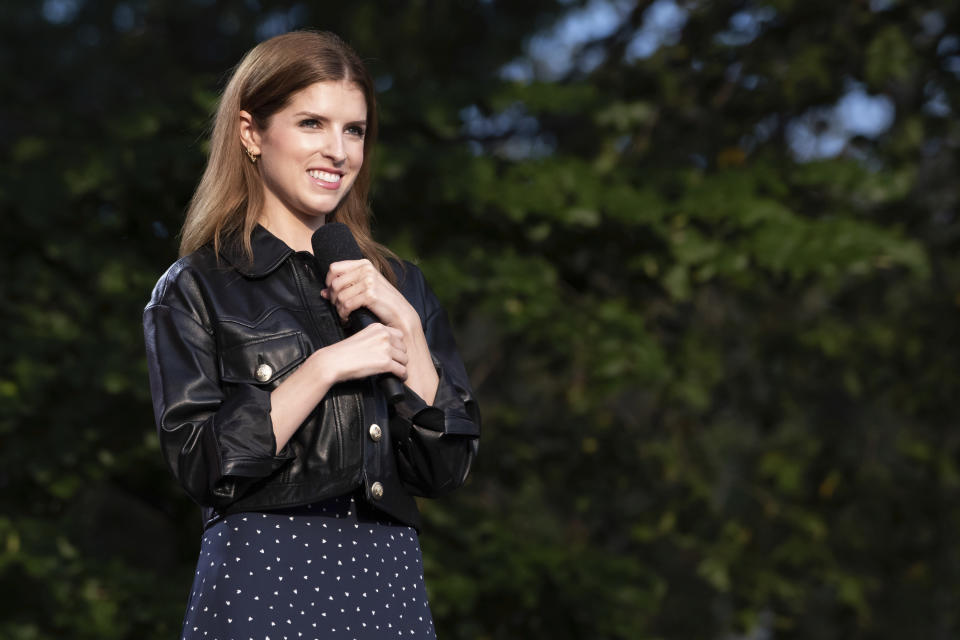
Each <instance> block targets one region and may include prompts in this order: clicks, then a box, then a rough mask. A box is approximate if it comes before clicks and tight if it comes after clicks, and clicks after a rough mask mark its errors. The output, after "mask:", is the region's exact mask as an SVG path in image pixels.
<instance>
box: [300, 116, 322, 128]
mask: <svg viewBox="0 0 960 640" xmlns="http://www.w3.org/2000/svg"><path fill="white" fill-rule="evenodd" d="M300 126H301V127H306V128H308V129H318V128H319V127H320V121H319V120H317V119H316V118H305V119H303V120H301V121H300Z"/></svg>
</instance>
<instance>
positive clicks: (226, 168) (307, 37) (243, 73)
mask: <svg viewBox="0 0 960 640" xmlns="http://www.w3.org/2000/svg"><path fill="white" fill-rule="evenodd" d="M331 81H332V82H341V81H345V82H350V83H353V84H354V85H355V86H356V87H357V88H358V89H360V91H362V92H363V96H364V98H365V100H366V103H367V127H366V134H365V136H364V140H363V154H364V160H363V164H362V165H361V167H360V171H359V173H358V174H357V179H356V180H355V181H354V183H353V187H352V188H351V189H350V191H349V192H348V193H347V194H346V196H344V198H343V200H341V202H340V203H339V204H338V205H337V207H336V209H335V210H334V211H333V212H332V213H330V214H328V216H327V222H342V223H344V224H346V225H347V226H348V227H349V228H350V231H351V232H352V233H353V236H354V237H355V238H356V240H357V244H358V245H359V246H360V251H361V252H362V253H363V255H364V256H365V257H366V258H367V259H369V260H370V261H371V262H372V263H373V264H374V266H376V267H377V268H378V269H379V270H380V272H381V273H383V274H384V276H386V277H387V278H388V279H389V280H390V281H391V282H392V283H393V284H396V276H395V275H394V272H393V269H391V268H390V264H389V262H388V261H387V259H388V258H394V259H396V255H395V254H394V253H393V252H392V251H390V250H389V249H387V248H386V247H385V246H383V245H381V244H379V243H377V242H375V241H374V240H373V237H372V236H371V234H370V208H369V203H368V197H369V193H370V164H371V163H370V157H371V154H372V152H373V145H374V142H375V140H376V136H377V104H376V96H375V94H374V87H373V80H372V79H371V77H370V74H369V72H368V71H367V69H366V67H365V66H364V64H363V61H362V60H361V59H360V57H359V56H358V55H357V54H356V52H355V51H354V50H353V49H351V48H350V46H349V45H347V44H346V43H345V42H344V41H343V40H341V39H340V38H339V37H338V36H337V35H335V34H333V33H330V32H327V31H292V32H290V33H285V34H283V35H279V36H276V37H274V38H270V39H269V40H265V41H264V42H261V43H260V44H258V45H257V46H256V47H254V48H253V49H251V50H250V51H249V52H248V53H247V54H246V55H245V56H244V57H243V60H241V61H240V64H239V65H237V68H236V70H235V71H234V73H233V76H232V77H231V78H230V81H229V82H228V83H227V86H226V88H225V89H224V90H223V95H222V96H221V98H220V104H219V105H218V107H217V112H216V116H215V117H214V121H213V134H212V136H211V139H210V157H209V158H208V160H207V168H206V170H205V171H204V172H203V177H202V178H201V179H200V184H199V185H198V186H197V190H196V192H195V193H194V194H193V199H192V200H191V201H190V207H189V209H188V210H187V217H186V220H185V221H184V223H183V229H182V231H181V237H180V255H181V256H183V255H187V254H189V253H192V252H194V251H196V250H197V249H199V248H200V247H202V246H203V245H205V244H207V243H213V247H214V250H215V251H218V252H219V250H220V246H221V245H222V244H223V243H226V242H239V243H240V244H242V247H243V250H244V252H245V253H246V255H247V257H248V258H250V259H251V260H252V259H253V247H252V245H251V242H250V235H251V233H252V232H253V229H254V227H255V226H256V224H257V221H258V220H259V219H260V214H261V213H262V211H263V204H264V195H263V181H262V180H261V177H260V167H259V166H258V165H256V164H254V163H251V162H250V161H249V159H248V158H247V155H246V152H245V149H244V147H243V144H242V142H241V141H240V135H239V122H240V111H241V110H245V111H248V112H249V113H250V114H251V116H253V119H254V121H255V122H256V123H257V126H259V127H261V128H266V127H267V126H268V125H269V120H270V117H271V116H272V115H273V114H275V113H276V112H277V111H279V110H281V109H283V108H284V107H285V106H286V105H287V104H288V103H289V102H290V100H291V98H292V97H293V95H294V94H295V93H297V92H298V91H301V90H303V89H306V88H307V87H309V86H311V85H312V84H314V83H317V82H331Z"/></svg>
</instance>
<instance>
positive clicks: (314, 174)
mask: <svg viewBox="0 0 960 640" xmlns="http://www.w3.org/2000/svg"><path fill="white" fill-rule="evenodd" d="M307 173H309V174H310V177H311V178H316V179H317V180H323V181H324V182H340V176H339V175H338V174H336V173H327V172H326V171H318V170H316V169H311V170H310V171H308V172H307Z"/></svg>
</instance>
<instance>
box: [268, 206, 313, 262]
mask: <svg viewBox="0 0 960 640" xmlns="http://www.w3.org/2000/svg"><path fill="white" fill-rule="evenodd" d="M325 218H326V216H322V215H320V216H299V215H296V214H293V213H291V212H283V213H282V214H279V215H278V214H277V213H276V212H274V213H273V214H272V215H271V213H270V212H269V211H267V210H265V211H264V212H263V213H262V214H261V215H260V219H259V220H258V222H259V223H260V225H261V226H262V227H263V228H265V229H266V230H267V231H269V232H270V233H272V234H273V235H275V236H276V237H277V238H279V239H280V240H283V241H284V242H285V243H286V244H287V246H288V247H290V248H291V249H293V250H294V251H306V252H308V253H313V245H312V244H311V238H312V237H313V232H314V231H316V230H317V229H319V228H320V227H322V226H323V223H324V220H325Z"/></svg>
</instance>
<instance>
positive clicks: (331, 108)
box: [283, 80, 367, 120]
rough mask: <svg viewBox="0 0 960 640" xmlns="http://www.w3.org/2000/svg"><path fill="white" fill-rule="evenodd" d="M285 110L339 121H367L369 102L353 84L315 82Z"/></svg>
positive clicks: (295, 96) (301, 91)
mask: <svg viewBox="0 0 960 640" xmlns="http://www.w3.org/2000/svg"><path fill="white" fill-rule="evenodd" d="M283 110H284V111H287V112H290V113H297V112H300V111H308V112H311V113H316V114H318V115H322V116H326V117H328V118H332V119H337V120H340V119H342V120H365V119H366V117H367V100H366V98H365V97H364V95H363V91H362V90H361V89H360V87H358V86H357V85H356V84H354V83H352V82H349V81H346V80H342V81H337V82H315V83H314V84H312V85H310V86H309V87H307V88H306V89H302V90H300V91H298V92H297V93H295V94H293V96H291V98H290V102H289V104H287V106H286V108H284V109H283Z"/></svg>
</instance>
